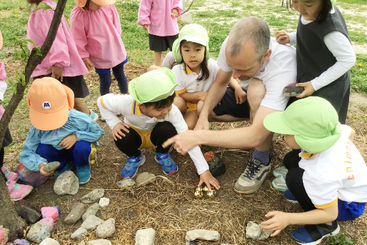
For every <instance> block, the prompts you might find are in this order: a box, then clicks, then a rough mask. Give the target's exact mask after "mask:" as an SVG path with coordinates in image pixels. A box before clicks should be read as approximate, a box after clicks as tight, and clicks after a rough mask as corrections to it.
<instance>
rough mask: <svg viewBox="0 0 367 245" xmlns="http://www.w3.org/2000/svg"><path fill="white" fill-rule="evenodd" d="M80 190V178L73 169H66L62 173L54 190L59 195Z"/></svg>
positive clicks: (73, 193)
mask: <svg viewBox="0 0 367 245" xmlns="http://www.w3.org/2000/svg"><path fill="white" fill-rule="evenodd" d="M78 190H79V179H78V177H76V175H75V174H74V173H73V172H72V171H65V172H64V173H62V174H60V176H59V177H58V178H57V179H56V181H55V184H54V191H55V193H56V194H57V195H66V194H70V195H75V194H76V193H77V192H78Z"/></svg>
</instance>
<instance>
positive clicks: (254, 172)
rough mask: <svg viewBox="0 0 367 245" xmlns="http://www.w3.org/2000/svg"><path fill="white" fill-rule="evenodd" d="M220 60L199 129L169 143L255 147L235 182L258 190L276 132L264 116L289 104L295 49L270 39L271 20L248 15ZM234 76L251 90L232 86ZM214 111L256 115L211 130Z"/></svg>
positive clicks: (243, 189) (242, 189) (240, 188)
mask: <svg viewBox="0 0 367 245" xmlns="http://www.w3.org/2000/svg"><path fill="white" fill-rule="evenodd" d="M217 63H218V66H219V67H220V70H219V71H218V75H217V78H216V81H215V82H214V84H213V85H212V87H211V88H210V90H209V92H208V95H207V97H206V99H205V103H204V106H203V108H202V110H201V113H200V117H199V120H198V122H197V124H196V127H195V131H186V132H185V133H183V134H180V135H177V136H176V137H173V138H171V139H169V140H168V141H166V142H165V144H164V146H168V145H169V144H172V143H173V144H174V147H175V148H176V149H177V150H178V151H179V152H181V153H186V152H187V151H188V150H189V149H191V148H192V147H194V146H196V145H199V144H204V145H213V146H222V147H228V148H255V149H254V153H253V155H252V157H251V158H250V160H249V162H248V164H247V167H246V169H245V171H244V172H243V174H241V176H240V177H239V178H238V180H237V182H236V184H235V187H234V188H235V191H236V192H238V193H246V194H249V193H253V192H255V191H256V190H258V189H259V188H260V186H261V184H262V182H263V181H264V179H265V177H266V175H267V173H268V172H269V171H270V158H269V149H270V147H271V138H272V134H271V133H270V132H269V131H268V130H266V129H265V127H264V126H263V120H264V118H265V116H266V115H268V114H270V113H272V112H274V111H283V110H284V109H285V107H286V105H287V102H288V99H287V98H285V97H284V96H283V95H282V91H283V88H284V87H285V86H287V85H288V84H290V83H294V82H295V81H296V70H297V69H296V55H295V49H294V48H292V47H290V46H285V45H280V44H278V43H277V42H276V41H275V40H274V39H270V31H269V28H268V26H267V24H266V23H265V22H264V21H262V20H261V19H258V18H255V17H248V18H243V19H241V20H240V21H239V22H238V23H237V24H236V25H235V26H234V27H233V28H232V30H231V32H230V34H229V36H228V38H227V39H226V40H225V41H224V42H223V44H222V47H221V51H220V53H219V57H218V60H217ZM231 76H233V77H234V78H238V79H240V80H242V81H244V83H245V84H248V87H247V93H246V92H245V91H243V90H242V89H241V90H239V88H240V86H239V85H235V84H233V82H231V87H235V89H231V88H227V85H228V84H229V81H230V80H231V79H230V78H231ZM235 97H236V98H237V103H238V102H242V101H241V100H245V101H244V102H243V103H242V104H237V103H236V98H235ZM246 97H247V98H246ZM219 102H220V103H219ZM218 103H219V104H218ZM209 116H210V117H212V118H214V119H216V120H224V121H229V120H236V119H237V120H238V119H241V118H249V117H250V118H251V119H253V120H252V124H251V125H250V126H248V127H243V128H237V129H230V130H222V131H209V130H208V128H209V121H208V117H209Z"/></svg>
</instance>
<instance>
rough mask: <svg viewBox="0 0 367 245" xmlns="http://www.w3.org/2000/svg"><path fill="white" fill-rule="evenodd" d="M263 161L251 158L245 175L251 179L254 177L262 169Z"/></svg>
mask: <svg viewBox="0 0 367 245" xmlns="http://www.w3.org/2000/svg"><path fill="white" fill-rule="evenodd" d="M260 167H261V162H260V161H259V160H256V159H251V160H250V161H249V163H248V165H247V167H246V169H245V172H244V173H243V175H244V176H245V177H247V178H249V179H252V178H253V177H254V176H255V175H256V174H257V173H258V172H259V170H260Z"/></svg>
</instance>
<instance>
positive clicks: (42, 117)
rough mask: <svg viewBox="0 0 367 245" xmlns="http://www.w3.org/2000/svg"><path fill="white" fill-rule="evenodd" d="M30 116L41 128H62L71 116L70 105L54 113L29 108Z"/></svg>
mask: <svg viewBox="0 0 367 245" xmlns="http://www.w3.org/2000/svg"><path fill="white" fill-rule="evenodd" d="M29 118H30V120H31V123H32V125H33V126H34V127H35V128H37V129H39V130H44V131H46V130H55V129H58V128H61V127H62V126H63V125H64V124H65V123H66V122H67V120H68V118H69V106H68V105H65V106H64V107H63V108H62V109H60V110H59V111H57V112H53V113H49V114H47V113H44V112H43V113H40V112H38V111H36V110H33V109H32V108H30V109H29Z"/></svg>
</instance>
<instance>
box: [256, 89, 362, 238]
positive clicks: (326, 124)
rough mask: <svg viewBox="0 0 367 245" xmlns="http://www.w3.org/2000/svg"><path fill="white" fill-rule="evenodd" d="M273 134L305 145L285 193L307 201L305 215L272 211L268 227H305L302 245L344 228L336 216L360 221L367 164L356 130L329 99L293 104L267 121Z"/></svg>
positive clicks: (296, 234)
mask: <svg viewBox="0 0 367 245" xmlns="http://www.w3.org/2000/svg"><path fill="white" fill-rule="evenodd" d="M264 126H265V127H266V128H267V129H268V130H269V131H272V132H275V133H279V134H284V140H285V142H286V143H287V144H288V145H289V146H290V147H291V148H293V149H301V153H300V157H301V160H300V161H287V162H285V166H286V167H287V168H288V173H287V176H286V182H287V186H288V189H289V190H287V191H286V192H285V193H284V195H285V197H286V198H287V199H288V200H289V201H293V202H297V201H298V203H299V204H300V205H301V207H302V208H303V210H304V212H303V213H285V212H281V211H271V212H269V213H267V214H266V217H267V218H269V220H267V221H264V222H262V227H263V229H264V230H266V231H273V234H272V236H276V235H277V234H279V232H280V231H281V230H283V229H284V228H285V227H287V226H288V225H305V226H303V227H301V228H298V229H297V230H295V231H293V232H292V236H293V238H294V239H295V240H296V241H297V243H299V244H319V243H320V242H321V240H322V239H323V238H324V237H327V236H329V235H335V234H337V233H338V232H339V226H338V224H337V222H336V220H339V221H343V220H354V219H356V218H357V217H359V216H361V215H362V214H363V211H364V208H365V203H366V202H367V166H366V163H365V162H364V160H363V157H362V156H361V154H360V153H359V151H358V149H357V148H356V147H355V145H354V144H353V142H352V139H351V138H352V136H353V134H354V130H353V129H351V128H350V127H349V126H347V125H342V124H340V123H339V122H338V114H337V112H336V111H335V109H334V108H333V106H332V105H331V104H330V103H329V102H328V101H327V100H325V99H323V98H320V97H316V96H310V97H308V98H305V99H301V100H298V101H295V102H294V103H292V104H291V105H290V106H289V107H288V108H287V109H286V110H285V111H284V112H274V113H272V114H270V115H268V116H267V117H266V118H265V120H264Z"/></svg>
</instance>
